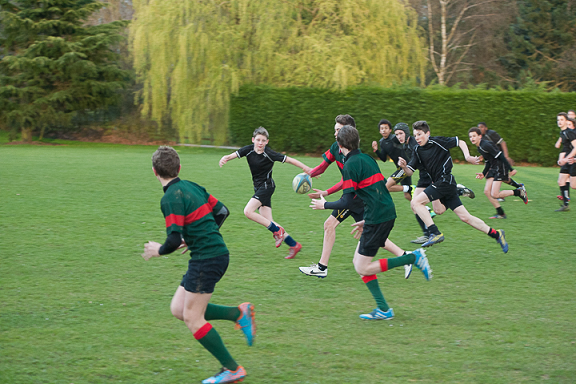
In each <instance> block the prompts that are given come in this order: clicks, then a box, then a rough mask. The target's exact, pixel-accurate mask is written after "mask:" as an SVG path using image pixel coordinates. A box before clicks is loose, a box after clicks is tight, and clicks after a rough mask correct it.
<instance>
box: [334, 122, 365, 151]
mask: <svg viewBox="0 0 576 384" xmlns="http://www.w3.org/2000/svg"><path fill="white" fill-rule="evenodd" d="M336 140H338V144H340V145H341V146H342V147H344V148H346V149H347V150H349V151H354V150H356V149H358V145H359V144H360V135H359V134H358V130H357V129H356V128H354V127H353V126H351V125H345V126H343V127H342V128H340V131H339V132H338V137H337V139H336Z"/></svg>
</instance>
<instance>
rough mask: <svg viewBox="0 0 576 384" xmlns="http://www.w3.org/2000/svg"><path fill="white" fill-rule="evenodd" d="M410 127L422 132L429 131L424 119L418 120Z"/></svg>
mask: <svg viewBox="0 0 576 384" xmlns="http://www.w3.org/2000/svg"><path fill="white" fill-rule="evenodd" d="M412 129H414V130H418V131H422V132H424V133H426V132H430V127H429V126H428V123H427V122H426V121H425V120H420V121H417V122H415V123H414V124H412Z"/></svg>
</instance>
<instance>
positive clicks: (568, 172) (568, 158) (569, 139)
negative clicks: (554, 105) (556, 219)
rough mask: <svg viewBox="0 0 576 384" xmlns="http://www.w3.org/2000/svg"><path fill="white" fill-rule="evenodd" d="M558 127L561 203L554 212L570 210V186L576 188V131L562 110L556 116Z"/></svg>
mask: <svg viewBox="0 0 576 384" xmlns="http://www.w3.org/2000/svg"><path fill="white" fill-rule="evenodd" d="M557 118H558V126H559V127H560V129H561V131H560V139H561V140H562V141H561V143H562V152H560V155H559V156H558V165H559V166H560V175H558V186H559V187H560V194H561V196H562V205H561V206H560V208H558V209H557V210H556V212H567V211H569V210H570V206H569V202H570V194H569V191H570V186H572V188H576V165H575V164H574V156H575V155H576V131H575V130H574V129H570V128H568V124H569V119H568V117H567V116H566V114H565V113H564V112H560V113H559V114H558V116H557Z"/></svg>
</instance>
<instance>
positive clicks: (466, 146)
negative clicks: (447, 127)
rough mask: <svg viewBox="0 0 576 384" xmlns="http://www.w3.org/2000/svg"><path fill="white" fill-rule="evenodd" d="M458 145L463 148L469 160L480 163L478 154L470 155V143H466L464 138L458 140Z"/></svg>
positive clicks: (465, 156)
mask: <svg viewBox="0 0 576 384" xmlns="http://www.w3.org/2000/svg"><path fill="white" fill-rule="evenodd" d="M458 146H459V147H460V149H461V150H462V153H463V154H464V158H465V159H466V161H467V162H469V163H472V164H478V163H479V161H480V160H479V159H478V157H477V156H470V151H469V150H468V145H466V142H465V141H464V140H458Z"/></svg>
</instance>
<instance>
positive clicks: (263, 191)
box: [252, 183, 276, 208]
mask: <svg viewBox="0 0 576 384" xmlns="http://www.w3.org/2000/svg"><path fill="white" fill-rule="evenodd" d="M275 190H276V185H275V184H274V183H272V184H269V183H264V184H262V185H261V186H259V187H258V188H256V187H254V195H252V198H253V199H256V200H259V201H260V202H261V203H262V206H264V207H270V208H272V195H273V194H274V191H275Z"/></svg>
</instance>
